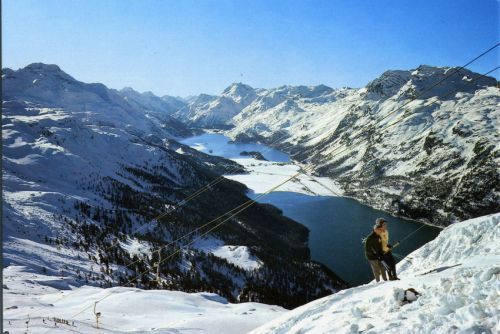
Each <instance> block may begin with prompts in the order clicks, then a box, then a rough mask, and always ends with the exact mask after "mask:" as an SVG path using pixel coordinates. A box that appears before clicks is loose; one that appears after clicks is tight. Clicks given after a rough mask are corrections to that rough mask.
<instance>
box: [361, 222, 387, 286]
mask: <svg viewBox="0 0 500 334" xmlns="http://www.w3.org/2000/svg"><path fill="white" fill-rule="evenodd" d="M382 225H383V224H382V223H379V221H378V219H377V222H376V223H375V225H374V226H373V231H372V233H371V234H370V235H369V236H368V237H367V238H366V240H365V256H366V259H367V260H368V262H370V266H371V268H372V271H373V276H374V277H375V280H376V281H377V282H379V281H380V276H382V278H383V279H384V281H387V276H386V274H385V268H384V266H383V265H382V261H383V259H384V251H383V250H382V240H381V237H380V234H381V233H382V232H383V231H384V227H383V226H382Z"/></svg>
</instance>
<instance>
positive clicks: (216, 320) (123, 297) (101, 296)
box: [3, 266, 286, 334]
mask: <svg viewBox="0 0 500 334" xmlns="http://www.w3.org/2000/svg"><path fill="white" fill-rule="evenodd" d="M3 275H4V276H3V277H4V281H3V283H4V290H3V293H4V294H3V302H4V311H3V328H4V330H5V331H9V333H11V334H13V333H24V332H25V330H26V324H25V322H26V321H27V320H28V315H29V317H30V322H29V333H48V332H50V333H68V332H75V333H130V332H134V333H136V332H141V333H142V332H153V333H178V334H184V333H186V334H192V333H221V334H224V333H227V334H233V333H234V334H238V333H247V332H248V331H250V330H252V329H254V328H255V327H257V326H259V325H261V324H263V323H265V322H267V321H269V320H271V319H273V318H275V317H276V316H277V315H280V314H282V313H283V312H285V311H286V310H285V309H283V308H282V307H279V306H272V305H265V304H259V303H240V304H231V303H228V302H227V300H225V299H224V298H222V297H220V296H218V295H217V294H213V293H205V292H203V293H184V292H179V291H165V290H147V291H146V290H140V289H135V288H123V287H116V288H109V289H101V288H96V287H89V286H83V287H80V288H73V287H70V286H68V285H67V284H65V283H64V279H63V278H59V277H54V276H45V275H42V274H34V273H30V272H28V271H27V268H26V267H22V266H9V267H7V268H5V269H4V272H3ZM70 288H71V289H70ZM61 289H63V290H61ZM99 300H100V301H99ZM95 301H99V302H98V303H97V306H96V312H100V313H101V317H100V321H99V328H100V329H99V330H98V329H96V328H95V316H94V311H93V307H94V302H95ZM80 312H81V313H80ZM53 317H56V318H60V319H65V320H68V322H69V325H64V324H58V327H57V328H56V327H55V326H54V321H49V320H45V322H46V323H44V322H43V319H44V318H45V319H47V318H51V319H52V318H53ZM72 324H74V326H72Z"/></svg>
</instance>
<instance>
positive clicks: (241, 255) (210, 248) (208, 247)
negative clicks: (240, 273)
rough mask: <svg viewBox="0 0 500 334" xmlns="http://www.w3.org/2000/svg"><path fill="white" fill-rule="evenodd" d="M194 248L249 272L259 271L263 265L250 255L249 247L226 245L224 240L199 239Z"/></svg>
mask: <svg viewBox="0 0 500 334" xmlns="http://www.w3.org/2000/svg"><path fill="white" fill-rule="evenodd" d="M193 247H194V248H196V249H199V250H201V251H203V252H205V253H212V254H213V255H215V256H217V257H220V258H223V259H226V260H227V262H229V263H232V264H234V265H235V266H237V267H240V268H242V269H244V270H248V271H252V270H256V269H259V268H260V267H261V266H262V264H263V263H262V261H261V260H259V259H258V258H257V257H256V256H253V255H251V254H250V250H249V249H248V247H247V246H231V245H224V243H223V241H222V240H219V239H216V238H213V237H212V238H204V239H197V240H196V241H195V242H194V244H193Z"/></svg>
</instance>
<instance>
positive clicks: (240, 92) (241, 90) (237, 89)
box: [222, 82, 255, 96]
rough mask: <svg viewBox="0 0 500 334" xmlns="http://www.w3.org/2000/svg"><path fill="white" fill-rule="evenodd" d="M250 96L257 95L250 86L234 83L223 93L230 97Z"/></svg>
mask: <svg viewBox="0 0 500 334" xmlns="http://www.w3.org/2000/svg"><path fill="white" fill-rule="evenodd" d="M249 94H255V90H254V89H253V88H252V87H250V86H249V85H246V84H244V83H241V82H234V83H232V84H231V85H229V87H227V88H226V89H224V91H223V92H222V95H228V96H247V95H249Z"/></svg>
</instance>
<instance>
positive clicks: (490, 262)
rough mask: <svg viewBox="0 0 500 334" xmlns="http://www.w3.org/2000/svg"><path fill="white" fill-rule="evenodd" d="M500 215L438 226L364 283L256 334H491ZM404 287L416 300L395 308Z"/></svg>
mask: <svg viewBox="0 0 500 334" xmlns="http://www.w3.org/2000/svg"><path fill="white" fill-rule="evenodd" d="M499 241H500V213H497V214H494V215H490V216H485V217H480V218H476V219H472V220H468V221H463V222H460V223H455V224H453V225H451V226H450V227H448V228H446V229H444V230H443V232H441V234H440V235H439V236H438V237H437V238H436V239H435V240H433V241H431V242H429V243H428V244H426V245H424V246H423V247H421V248H419V249H418V250H416V251H414V252H413V253H412V254H410V255H408V256H407V257H406V258H405V259H403V260H402V261H401V262H399V263H398V273H399V274H398V276H399V278H400V279H401V280H399V281H389V282H381V283H376V282H371V283H369V284H366V285H362V286H359V287H355V288H351V289H347V290H342V291H340V292H338V293H336V294H334V295H331V296H328V297H325V298H322V299H319V300H316V301H314V302H311V303H309V304H306V305H303V306H301V307H299V308H296V309H294V310H292V311H290V312H288V313H286V314H284V315H282V316H280V317H279V318H277V319H275V320H273V321H271V322H269V323H267V324H265V325H264V326H262V327H259V328H258V329H256V330H254V331H252V332H251V333H252V334H260V333H266V334H271V333H315V334H316V333H318V334H319V333H361V332H362V333H499V332H500V298H499V291H500V242H499ZM408 288H413V289H415V290H416V291H417V292H419V293H420V294H421V296H419V298H418V299H417V300H416V301H414V302H412V303H407V304H405V303H403V302H402V296H403V294H404V291H405V290H406V289H408Z"/></svg>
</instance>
